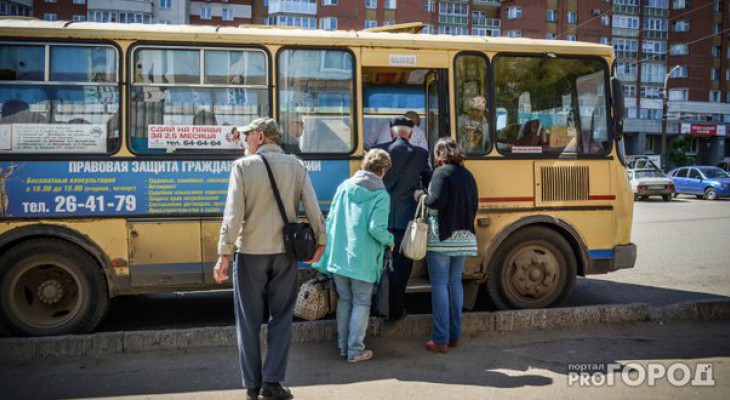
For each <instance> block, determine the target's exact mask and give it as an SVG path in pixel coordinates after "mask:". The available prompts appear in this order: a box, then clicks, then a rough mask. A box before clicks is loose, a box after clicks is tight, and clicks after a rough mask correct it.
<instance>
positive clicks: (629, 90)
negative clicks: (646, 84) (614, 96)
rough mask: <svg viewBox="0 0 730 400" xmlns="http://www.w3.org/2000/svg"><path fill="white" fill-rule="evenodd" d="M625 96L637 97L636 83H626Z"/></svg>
mask: <svg viewBox="0 0 730 400" xmlns="http://www.w3.org/2000/svg"><path fill="white" fill-rule="evenodd" d="M624 96H626V97H636V85H624Z"/></svg>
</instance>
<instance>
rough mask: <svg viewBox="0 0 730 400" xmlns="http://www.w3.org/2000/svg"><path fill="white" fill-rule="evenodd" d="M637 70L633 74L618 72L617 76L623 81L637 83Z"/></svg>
mask: <svg viewBox="0 0 730 400" xmlns="http://www.w3.org/2000/svg"><path fill="white" fill-rule="evenodd" d="M636 76H637V75H636V72H634V73H633V74H622V73H618V74H616V77H617V78H618V79H620V80H621V82H625V83H628V84H632V83H636Z"/></svg>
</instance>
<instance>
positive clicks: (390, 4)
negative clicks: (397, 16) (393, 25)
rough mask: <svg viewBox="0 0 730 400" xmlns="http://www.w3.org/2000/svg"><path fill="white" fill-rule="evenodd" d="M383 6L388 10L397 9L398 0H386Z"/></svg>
mask: <svg viewBox="0 0 730 400" xmlns="http://www.w3.org/2000/svg"><path fill="white" fill-rule="evenodd" d="M383 7H384V8H385V9H386V10H395V9H396V8H397V7H398V4H397V2H396V0H384V1H383Z"/></svg>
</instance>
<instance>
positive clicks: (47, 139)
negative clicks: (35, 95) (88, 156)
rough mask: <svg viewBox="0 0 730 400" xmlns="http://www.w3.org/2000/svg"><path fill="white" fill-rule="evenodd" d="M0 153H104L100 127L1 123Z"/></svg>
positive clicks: (102, 126)
mask: <svg viewBox="0 0 730 400" xmlns="http://www.w3.org/2000/svg"><path fill="white" fill-rule="evenodd" d="M0 151H8V152H13V153H104V152H106V125H103V124H3V125H0Z"/></svg>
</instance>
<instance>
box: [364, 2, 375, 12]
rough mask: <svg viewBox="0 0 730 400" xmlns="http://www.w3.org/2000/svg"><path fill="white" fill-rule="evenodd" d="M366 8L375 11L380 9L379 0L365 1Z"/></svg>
mask: <svg viewBox="0 0 730 400" xmlns="http://www.w3.org/2000/svg"><path fill="white" fill-rule="evenodd" d="M365 8H369V9H371V10H374V9H376V8H378V0H365Z"/></svg>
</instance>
